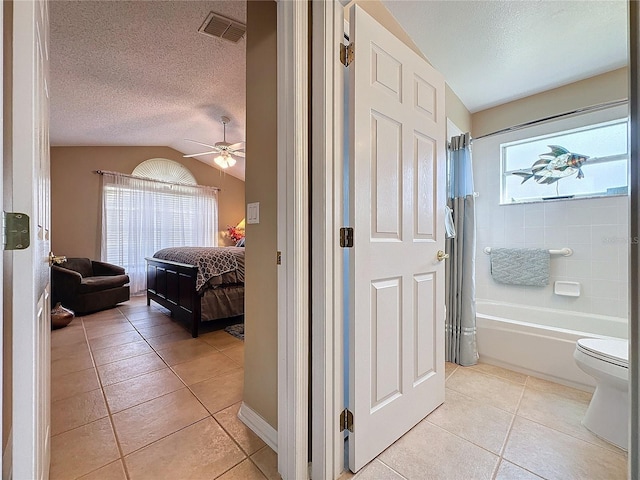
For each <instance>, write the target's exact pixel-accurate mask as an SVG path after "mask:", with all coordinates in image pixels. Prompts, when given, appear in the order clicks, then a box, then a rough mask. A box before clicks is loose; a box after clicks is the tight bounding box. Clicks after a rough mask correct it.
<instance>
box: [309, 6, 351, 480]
mask: <svg viewBox="0 0 640 480" xmlns="http://www.w3.org/2000/svg"><path fill="white" fill-rule="evenodd" d="M348 3H349V0H328V1H314V2H312V4H313V19H312V22H313V23H312V39H313V42H312V44H313V45H312V64H311V65H312V66H311V68H312V85H313V88H312V104H313V106H314V108H313V112H312V130H311V135H312V155H313V162H312V172H311V173H312V177H311V181H312V218H313V222H312V236H313V240H312V241H313V248H312V251H311V265H312V275H313V276H312V290H311V298H312V302H311V306H312V312H311V314H312V318H313V322H312V338H311V351H312V359H311V372H312V379H311V381H312V399H311V404H312V412H313V414H312V419H311V422H312V446H311V459H312V478H313V479H314V480H320V479H322V480H333V479H334V478H337V477H338V476H339V475H340V473H341V472H342V471H343V470H344V468H345V465H344V436H343V434H342V433H340V431H339V428H338V419H339V416H340V412H341V411H342V409H343V408H344V407H345V403H344V351H343V344H342V342H343V327H344V317H343V307H342V302H343V279H342V253H341V249H340V247H339V244H338V231H339V228H340V227H341V226H343V225H341V221H342V204H343V201H342V184H343V176H342V174H343V170H342V166H343V164H344V151H343V149H344V142H343V141H344V127H345V122H344V111H345V110H344V105H345V98H344V76H345V75H346V71H345V67H344V66H343V65H342V64H341V63H340V60H339V51H340V44H341V43H342V39H343V35H344V25H345V24H344V7H345V6H346V5H347V4H348Z"/></svg>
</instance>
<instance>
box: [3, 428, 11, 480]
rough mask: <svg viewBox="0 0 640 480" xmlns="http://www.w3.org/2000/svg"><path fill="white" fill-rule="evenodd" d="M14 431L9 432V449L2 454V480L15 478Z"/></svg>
mask: <svg viewBox="0 0 640 480" xmlns="http://www.w3.org/2000/svg"><path fill="white" fill-rule="evenodd" d="M12 438H13V430H9V441H8V442H7V447H6V448H5V449H4V452H2V480H11V478H13V459H12V456H13V441H12Z"/></svg>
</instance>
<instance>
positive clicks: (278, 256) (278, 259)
mask: <svg viewBox="0 0 640 480" xmlns="http://www.w3.org/2000/svg"><path fill="white" fill-rule="evenodd" d="M276 265H282V252H281V251H277V252H276Z"/></svg>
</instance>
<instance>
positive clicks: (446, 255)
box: [437, 250, 449, 262]
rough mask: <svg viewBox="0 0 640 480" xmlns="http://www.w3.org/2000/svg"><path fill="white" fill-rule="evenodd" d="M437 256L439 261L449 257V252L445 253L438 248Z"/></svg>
mask: <svg viewBox="0 0 640 480" xmlns="http://www.w3.org/2000/svg"><path fill="white" fill-rule="evenodd" d="M437 257H438V261H439V262H441V261H443V260H444V259H446V258H449V254H448V253H444V252H443V251H442V250H438V253H437Z"/></svg>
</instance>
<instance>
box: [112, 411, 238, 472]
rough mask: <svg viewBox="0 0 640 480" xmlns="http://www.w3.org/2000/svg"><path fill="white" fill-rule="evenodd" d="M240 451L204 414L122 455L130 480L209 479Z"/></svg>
mask: <svg viewBox="0 0 640 480" xmlns="http://www.w3.org/2000/svg"><path fill="white" fill-rule="evenodd" d="M243 458H245V457H244V454H243V453H242V451H241V450H240V449H239V448H238V446H237V445H236V444H235V443H234V442H233V440H231V438H230V437H229V436H228V435H227V434H226V433H225V432H224V430H222V428H221V427H220V425H218V424H217V423H216V422H215V420H214V419H213V418H211V417H208V418H206V419H204V420H201V421H199V422H198V423H196V424H194V425H191V426H189V427H187V428H185V429H183V430H180V431H179V432H176V433H174V434H172V435H169V436H168V437H165V438H163V439H162V440H159V441H157V442H155V443H152V444H151V445H149V446H147V447H145V448H143V449H142V450H138V451H137V452H135V453H132V454H131V455H128V456H126V457H125V463H126V464H127V467H128V471H129V477H130V478H131V480H148V479H160V478H166V479H181V480H187V479H211V478H215V477H217V476H219V475H221V474H222V473H224V472H226V471H227V470H229V469H230V468H231V467H233V466H234V465H236V464H238V463H239V462H240V461H242V460H243Z"/></svg>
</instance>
